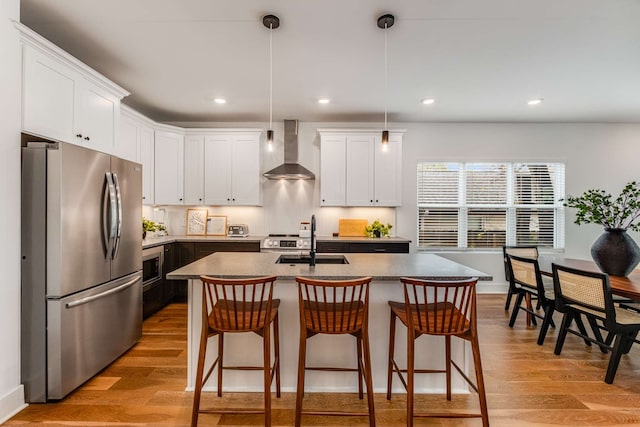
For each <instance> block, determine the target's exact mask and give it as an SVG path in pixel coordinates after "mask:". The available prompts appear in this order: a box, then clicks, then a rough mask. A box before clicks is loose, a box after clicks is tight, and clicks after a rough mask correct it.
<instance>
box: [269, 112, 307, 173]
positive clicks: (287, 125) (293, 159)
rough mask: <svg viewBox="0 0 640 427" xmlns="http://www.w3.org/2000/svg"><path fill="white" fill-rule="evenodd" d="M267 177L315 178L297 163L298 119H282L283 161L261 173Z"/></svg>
mask: <svg viewBox="0 0 640 427" xmlns="http://www.w3.org/2000/svg"><path fill="white" fill-rule="evenodd" d="M263 175H264V176H265V177H266V178H269V179H316V176H315V175H314V174H313V172H311V171H310V170H309V169H307V168H305V167H304V166H302V165H301V164H299V163H298V121H297V120H285V121H284V163H283V164H281V165H280V166H277V167H275V168H273V169H271V170H270V171H268V172H265V173H264V174H263Z"/></svg>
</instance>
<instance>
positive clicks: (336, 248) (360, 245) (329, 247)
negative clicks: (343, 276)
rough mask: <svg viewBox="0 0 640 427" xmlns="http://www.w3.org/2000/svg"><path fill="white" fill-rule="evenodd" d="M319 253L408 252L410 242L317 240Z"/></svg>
mask: <svg viewBox="0 0 640 427" xmlns="http://www.w3.org/2000/svg"><path fill="white" fill-rule="evenodd" d="M316 248H317V250H318V253H331V252H334V253H388V254H408V253H409V242H383V241H381V242H371V241H367V242H335V241H334V242H317V243H316Z"/></svg>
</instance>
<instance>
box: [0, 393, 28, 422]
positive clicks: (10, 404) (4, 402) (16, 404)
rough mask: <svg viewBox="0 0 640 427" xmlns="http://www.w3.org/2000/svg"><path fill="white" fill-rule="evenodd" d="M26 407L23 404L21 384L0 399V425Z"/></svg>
mask: <svg viewBox="0 0 640 427" xmlns="http://www.w3.org/2000/svg"><path fill="white" fill-rule="evenodd" d="M27 406H28V405H27V404H26V403H25V402H24V387H23V385H22V384H20V385H19V386H17V387H16V388H15V389H13V390H11V391H10V392H9V393H7V394H5V395H4V396H2V397H1V398H0V424H2V423H4V422H5V421H7V420H8V419H9V418H11V417H13V416H14V415H15V414H17V413H18V412H20V411H22V410H23V409H24V408H26V407H27Z"/></svg>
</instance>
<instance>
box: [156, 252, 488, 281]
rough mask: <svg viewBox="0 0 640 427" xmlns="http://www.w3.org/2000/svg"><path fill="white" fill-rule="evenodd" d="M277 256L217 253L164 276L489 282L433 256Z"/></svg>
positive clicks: (481, 273)
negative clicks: (316, 259) (338, 260)
mask: <svg viewBox="0 0 640 427" xmlns="http://www.w3.org/2000/svg"><path fill="white" fill-rule="evenodd" d="M280 255H281V254H280V253H269V252H260V253H257V252H251V253H232V252H217V253H215V254H211V255H209V256H207V257H205V258H203V259H201V260H198V261H196V262H193V263H191V264H189V265H186V266H184V267H182V268H179V269H177V270H174V271H172V272H171V273H169V274H167V278H168V279H176V280H180V279H198V278H199V277H200V276H201V275H209V276H216V277H225V278H245V277H257V276H270V275H274V276H278V279H279V280H294V279H295V277H296V276H307V277H314V278H318V279H326V280H342V279H350V278H355V277H362V276H371V277H372V278H373V280H398V279H399V278H400V277H403V276H409V277H420V278H425V279H441V280H457V279H460V278H465V277H478V279H479V280H493V278H492V277H491V276H489V275H487V274H485V273H483V272H481V271H478V270H474V269H472V268H469V267H467V266H465V265H462V264H458V263H457V262H454V261H450V260H448V259H446V258H443V257H441V256H438V255H434V254H426V253H418V254H355V253H354V254H343V255H344V256H345V257H346V258H347V260H348V261H349V264H318V265H316V266H315V267H310V266H308V265H306V264H276V260H277V259H278V257H279V256H280Z"/></svg>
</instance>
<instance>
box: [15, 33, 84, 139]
mask: <svg viewBox="0 0 640 427" xmlns="http://www.w3.org/2000/svg"><path fill="white" fill-rule="evenodd" d="M23 61H24V62H23V65H24V70H23V73H24V78H23V104H24V105H23V114H22V129H23V130H24V131H25V132H28V133H32V134H35V135H40V136H44V137H48V138H53V139H57V140H60V141H67V142H76V138H75V134H74V111H75V102H76V98H75V92H76V84H77V83H76V76H75V74H74V72H73V70H71V69H69V68H68V67H66V66H65V65H63V64H61V63H59V62H58V61H56V60H55V59H53V58H51V57H49V56H48V55H45V54H44V53H42V52H40V51H38V50H35V49H32V48H30V47H28V46H25V47H24V49H23Z"/></svg>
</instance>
